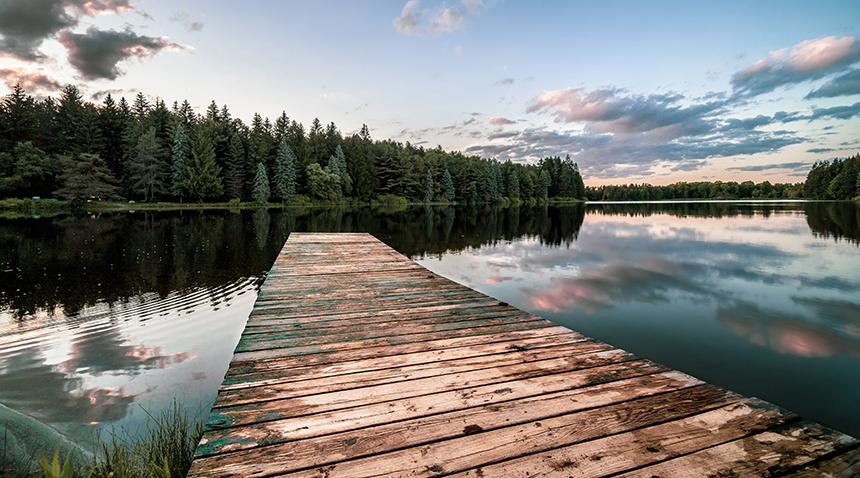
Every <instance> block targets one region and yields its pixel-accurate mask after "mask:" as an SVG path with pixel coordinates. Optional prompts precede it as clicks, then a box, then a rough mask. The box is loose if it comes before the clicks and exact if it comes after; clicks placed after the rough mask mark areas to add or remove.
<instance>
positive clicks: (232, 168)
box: [226, 132, 247, 199]
mask: <svg viewBox="0 0 860 478" xmlns="http://www.w3.org/2000/svg"><path fill="white" fill-rule="evenodd" d="M246 162H247V160H246V158H245V147H244V146H243V145H242V138H240V137H239V135H238V134H237V133H235V132H234V133H232V134H231V135H230V144H229V146H228V149H227V173H226V182H227V184H226V186H227V188H226V193H227V197H228V198H230V199H241V198H242V188H243V187H244V185H245V164H246Z"/></svg>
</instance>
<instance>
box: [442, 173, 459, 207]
mask: <svg viewBox="0 0 860 478" xmlns="http://www.w3.org/2000/svg"><path fill="white" fill-rule="evenodd" d="M442 187H443V188H444V189H445V199H447V200H448V201H449V202H453V201H454V198H455V197H456V196H457V190H456V189H454V179H453V178H452V177H451V172H450V171H448V170H447V169H446V170H445V173H444V174H443V175H442Z"/></svg>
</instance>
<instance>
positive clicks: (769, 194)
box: [585, 181, 803, 201]
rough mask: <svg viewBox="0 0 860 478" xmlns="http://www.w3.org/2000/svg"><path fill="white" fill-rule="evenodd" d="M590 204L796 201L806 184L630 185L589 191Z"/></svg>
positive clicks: (593, 188) (746, 182) (586, 192)
mask: <svg viewBox="0 0 860 478" xmlns="http://www.w3.org/2000/svg"><path fill="white" fill-rule="evenodd" d="M585 194H586V197H587V198H588V200H590V201H660V200H666V199H796V198H801V197H803V184H802V183H797V184H791V183H775V184H771V183H770V182H769V181H762V182H760V183H754V182H753V181H744V182H734V181H701V182H679V183H674V184H667V185H665V186H654V185H651V184H627V185H621V186H597V187H588V188H586V191H585Z"/></svg>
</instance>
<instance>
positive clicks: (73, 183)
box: [54, 153, 119, 199]
mask: <svg viewBox="0 0 860 478" xmlns="http://www.w3.org/2000/svg"><path fill="white" fill-rule="evenodd" d="M60 163H61V164H62V167H63V173H62V174H61V175H60V182H61V184H62V186H61V187H60V189H58V190H57V191H56V192H55V193H54V194H55V195H56V196H57V197H60V198H62V199H90V198H92V199H110V198H115V197H117V196H118V195H119V188H118V187H117V186H116V179H115V178H114V177H113V176H112V175H111V173H110V169H108V167H107V165H106V164H105V163H104V161H102V159H101V158H100V157H99V156H98V155H97V154H90V153H82V154H78V155H76V156H74V157H63V158H61V160H60Z"/></svg>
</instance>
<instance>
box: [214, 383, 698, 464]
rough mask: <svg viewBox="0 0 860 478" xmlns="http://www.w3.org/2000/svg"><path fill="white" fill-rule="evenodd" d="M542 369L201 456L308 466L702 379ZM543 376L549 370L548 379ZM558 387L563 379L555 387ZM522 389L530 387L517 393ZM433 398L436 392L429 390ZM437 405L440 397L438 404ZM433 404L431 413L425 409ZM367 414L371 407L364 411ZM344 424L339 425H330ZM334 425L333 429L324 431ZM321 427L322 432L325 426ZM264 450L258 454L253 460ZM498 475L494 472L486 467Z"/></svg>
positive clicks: (321, 419)
mask: <svg viewBox="0 0 860 478" xmlns="http://www.w3.org/2000/svg"><path fill="white" fill-rule="evenodd" d="M556 377H559V376H557V375H556V376H550V377H543V378H541V379H530V380H532V381H531V382H530V383H528V384H523V383H520V384H515V385H513V387H511V391H510V392H508V393H504V394H503V393H498V392H495V391H485V392H481V391H480V390H477V389H476V390H473V391H470V392H469V393H468V394H466V395H465V396H464V397H463V398H461V400H463V401H464V405H473V406H471V407H470V408H464V409H462V410H457V411H450V412H449V411H446V412H445V413H439V412H440V410H436V409H435V407H434V405H433V404H434V403H443V404H449V403H454V402H456V400H450V401H448V400H445V401H435V402H431V401H429V400H424V401H425V402H426V405H425V406H426V409H423V410H422V411H419V408H421V407H422V404H421V403H420V402H412V401H410V403H409V405H408V406H407V407H399V408H398V409H397V413H399V414H401V415H398V416H397V417H393V418H396V420H393V419H391V418H386V421H385V422H383V423H382V424H380V425H373V426H371V427H370V428H361V429H358V428H359V427H361V426H366V425H367V424H368V423H373V422H372V421H369V420H366V419H364V420H360V421H354V422H351V423H346V422H334V421H332V420H326V418H327V417H318V418H316V419H314V420H313V423H317V424H319V426H321V427H325V428H326V429H325V430H314V431H313V432H311V433H313V434H314V435H318V436H315V437H313V438H307V439H303V440H294V441H285V442H283V443H281V444H275V445H268V446H265V447H263V448H252V449H247V450H243V451H237V452H233V453H227V454H221V455H212V456H210V457H207V458H204V459H202V460H201V461H202V462H203V463H205V467H206V468H207V469H209V470H210V471H211V472H213V474H215V475H218V476H265V475H267V474H271V473H275V472H280V473H283V472H284V471H292V470H300V469H304V468H312V467H316V466H322V465H326V464H330V463H334V462H337V461H341V460H346V459H350V458H360V457H364V456H370V455H376V454H379V453H384V452H388V451H393V450H395V449H398V448H405V447H411V446H416V445H421V444H425V443H430V442H435V441H439V440H443V439H450V438H458V437H463V436H466V435H472V434H475V433H479V432H483V431H489V430H494V429H497V428H501V427H505V426H512V425H518V424H522V423H528V422H534V421H537V420H541V419H544V418H547V417H551V416H555V415H557V414H558V410H559V408H560V407H563V408H564V410H565V411H567V412H574V411H579V410H584V409H587V408H595V407H599V406H604V405H609V404H612V403H618V402H623V401H627V400H630V399H631V397H636V398H642V397H646V396H651V395H657V394H661V393H665V392H669V391H673V390H680V389H683V388H689V387H694V386H697V385H701V383H702V382H700V381H699V380H696V379H694V378H692V377H690V376H688V375H684V374H682V373H680V372H674V371H673V372H661V373H657V374H652V375H643V376H638V377H633V378H628V379H621V380H617V381H612V382H607V383H603V384H599V385H593V386H586V387H585V388H571V386H572V385H575V384H576V383H579V382H577V381H576V380H574V381H573V383H567V384H565V383H564V382H563V381H562V380H558V379H557V378H556ZM551 378H555V379H554V380H553V381H550V379H551ZM541 380H543V382H541ZM558 387H568V388H565V389H563V390H561V391H559V390H557V388H558ZM486 388H487V387H484V389H486ZM523 394H530V395H529V396H525V397H524V396H523ZM437 398H438V397H437ZM443 406H444V405H443ZM433 412H435V414H434V413H433ZM367 416H371V415H367ZM338 430H346V431H338ZM332 431H334V432H335V433H333V434H332V433H331V432H332ZM325 432H329V433H330V434H325ZM254 456H265V457H266V460H264V461H257V460H254V459H253V457H254ZM487 476H502V475H489V474H488V475H487Z"/></svg>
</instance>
